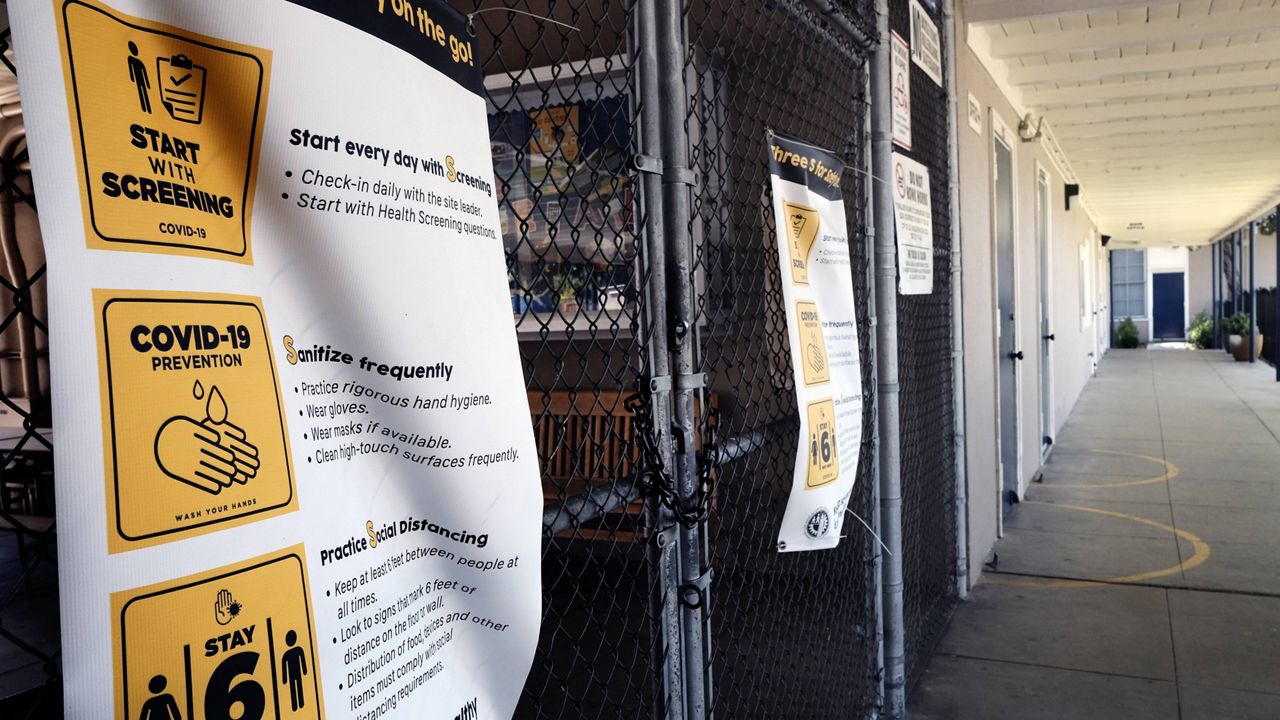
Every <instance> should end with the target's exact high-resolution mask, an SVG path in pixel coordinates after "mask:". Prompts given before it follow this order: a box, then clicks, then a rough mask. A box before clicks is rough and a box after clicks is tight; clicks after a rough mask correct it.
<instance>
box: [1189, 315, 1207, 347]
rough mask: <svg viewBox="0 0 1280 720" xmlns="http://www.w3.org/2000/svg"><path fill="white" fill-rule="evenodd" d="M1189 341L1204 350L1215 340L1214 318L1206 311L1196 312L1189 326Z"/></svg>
mask: <svg viewBox="0 0 1280 720" xmlns="http://www.w3.org/2000/svg"><path fill="white" fill-rule="evenodd" d="M1187 342H1189V343H1191V345H1192V346H1194V347H1195V348H1197V349H1199V350H1203V349H1205V348H1207V347H1209V345H1210V344H1211V343H1212V342H1213V320H1211V319H1209V316H1208V315H1206V314H1204V313H1196V316H1195V318H1194V319H1192V321H1191V327H1189V328H1187Z"/></svg>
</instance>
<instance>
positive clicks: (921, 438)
mask: <svg viewBox="0 0 1280 720" xmlns="http://www.w3.org/2000/svg"><path fill="white" fill-rule="evenodd" d="M918 5H919V6H920V7H924V4H923V3H920V4H918ZM909 7H910V3H909V2H908V0H891V2H890V3H889V28H890V30H892V31H893V32H896V33H898V35H900V36H901V37H903V38H910V37H911V19H910V16H909V12H910V10H909ZM932 19H933V22H934V23H935V24H940V23H939V18H938V17H937V16H936V15H935V16H933V18H932ZM939 35H941V33H939ZM940 39H941V41H942V42H943V43H945V42H946V38H945V37H942V38H940ZM917 45H918V43H914V42H913V43H912V47H916V46H917ZM946 51H947V48H946V47H945V44H944V46H943V48H942V52H943V53H944V54H945V53H946ZM910 82H911V150H910V151H909V152H905V151H903V150H902V149H901V148H895V150H896V151H897V152H905V154H906V155H908V156H909V157H911V158H912V159H914V160H916V161H918V162H920V163H922V164H924V166H925V167H927V168H928V169H929V190H930V196H931V198H932V205H933V292H932V293H930V294H928V295H901V294H900V295H898V383H899V388H900V389H901V397H900V400H899V402H900V412H901V429H900V432H901V442H900V446H901V452H902V554H903V557H902V572H903V597H904V602H905V606H904V608H903V615H904V623H905V630H906V649H907V677H908V678H909V679H911V680H912V681H914V680H916V679H918V678H919V674H918V673H916V672H914V671H915V670H917V669H918V668H919V667H920V662H921V661H923V660H927V659H928V655H929V652H930V651H931V650H932V648H933V646H934V644H935V643H936V642H937V641H938V640H939V639H940V638H941V635H942V631H943V630H944V629H945V627H946V622H947V619H948V618H949V617H950V614H951V609H952V608H953V607H954V605H955V601H956V585H955V572H956V524H955V446H954V445H953V443H952V439H953V438H954V436H955V427H954V424H953V423H954V419H955V416H954V414H953V413H954V407H953V399H954V398H953V396H952V382H953V377H952V357H951V353H952V336H951V319H952V318H951V217H950V212H949V206H948V202H947V198H948V197H949V195H948V177H949V176H948V169H949V162H950V155H949V152H948V143H947V116H948V113H950V112H953V109H952V108H951V107H950V105H949V103H948V102H947V89H946V87H945V86H943V85H940V84H939V83H936V82H934V81H933V79H932V78H930V77H929V75H928V74H926V73H925V72H924V70H923V69H921V68H920V67H919V66H918V65H916V64H915V63H912V65H911V78H910Z"/></svg>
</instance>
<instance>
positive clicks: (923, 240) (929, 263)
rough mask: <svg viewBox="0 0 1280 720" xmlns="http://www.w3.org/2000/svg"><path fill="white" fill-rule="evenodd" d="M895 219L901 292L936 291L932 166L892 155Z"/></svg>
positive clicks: (908, 293) (918, 293)
mask: <svg viewBox="0 0 1280 720" xmlns="http://www.w3.org/2000/svg"><path fill="white" fill-rule="evenodd" d="M893 220H894V226H895V227H896V228H897V231H898V292H900V293H902V294H903V295H928V294H929V293H931V292H933V204H932V203H931V202H930V199H929V169H928V168H926V167H925V166H924V165H921V164H920V163H918V162H916V161H915V160H912V159H911V158H908V157H906V156H903V155H901V154H899V153H894V154H893Z"/></svg>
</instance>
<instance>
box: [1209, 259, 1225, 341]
mask: <svg viewBox="0 0 1280 720" xmlns="http://www.w3.org/2000/svg"><path fill="white" fill-rule="evenodd" d="M1209 268H1210V270H1209V272H1210V275H1209V285H1210V288H1211V289H1210V290H1209V295H1210V297H1212V298H1213V299H1212V301H1211V302H1210V304H1209V312H1211V313H1212V314H1213V336H1212V337H1211V338H1210V339H1209V347H1211V348H1215V347H1217V346H1218V276H1219V275H1221V274H1222V271H1221V270H1222V269H1221V267H1220V266H1219V264H1218V243H1216V242H1213V243H1210V244H1209Z"/></svg>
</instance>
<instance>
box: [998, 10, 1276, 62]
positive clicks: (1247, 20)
mask: <svg viewBox="0 0 1280 720" xmlns="http://www.w3.org/2000/svg"><path fill="white" fill-rule="evenodd" d="M1275 29H1280V7H1266V8H1253V9H1249V10H1239V11H1237V12H1218V13H1215V14H1213V15H1197V16H1193V17H1184V18H1171V19H1168V20H1154V21H1151V22H1145V23H1130V24H1125V25H1108V26H1106V27H1094V28H1082V29H1080V30H1066V31H1061V32H1041V33H1035V34H1031V35H1013V36H1007V37H1002V36H1001V35H999V34H998V33H992V37H991V50H990V52H991V57H993V58H995V59H997V60H1007V59H1009V58H1014V57H1021V56H1024V55H1048V54H1050V53H1064V52H1082V51H1083V52H1088V51H1091V50H1106V49H1108V48H1114V47H1132V46H1134V45H1148V44H1151V43H1170V42H1179V41H1182V40H1191V39H1199V38H1207V37H1222V36H1229V35H1235V34H1256V33H1262V32H1267V31H1270V30H1275Z"/></svg>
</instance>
